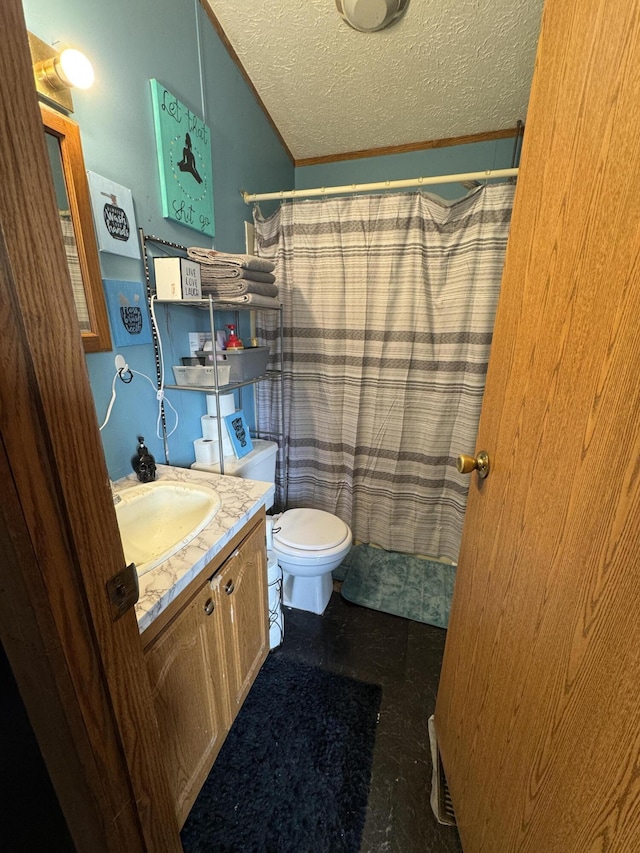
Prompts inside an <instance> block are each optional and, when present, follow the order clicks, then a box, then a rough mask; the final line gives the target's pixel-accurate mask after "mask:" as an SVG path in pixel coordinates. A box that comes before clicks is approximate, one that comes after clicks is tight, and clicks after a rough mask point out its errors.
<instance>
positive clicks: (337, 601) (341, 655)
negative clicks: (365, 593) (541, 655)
mask: <svg viewBox="0 0 640 853" xmlns="http://www.w3.org/2000/svg"><path fill="white" fill-rule="evenodd" d="M336 586H337V588H338V589H339V585H336ZM284 618H285V639H284V643H283V645H282V646H281V647H280V649H279V650H278V654H284V655H288V656H290V657H292V658H295V659H296V660H300V661H304V662H306V663H309V664H315V665H317V666H321V667H323V668H325V669H328V670H331V671H333V672H339V673H342V674H343V675H350V676H351V677H352V678H358V679H360V680H361V681H370V682H374V683H376V684H380V685H381V686H382V690H383V693H382V703H381V706H380V722H379V723H378V728H377V732H376V745H375V750H374V756H373V772H372V778H371V791H370V795H369V806H368V810H367V820H366V824H365V829H364V835H363V839H362V847H361V851H362V853H461V851H462V847H461V846H460V841H459V839H458V833H457V831H456V829H455V828H454V827H449V826H443V825H441V824H439V823H438V822H437V821H436V819H435V817H434V815H433V812H432V810H431V806H430V804H429V795H430V792H431V753H430V747H429V734H428V727H427V721H428V719H429V717H430V716H431V714H432V713H433V711H434V709H435V702H436V693H437V689H438V678H439V676H440V667H441V663H442V654H443V651H444V642H445V637H446V631H445V630H444V629H443V628H434V627H432V626H430V625H424V624H422V623H420V622H412V621H410V620H409V619H401V618H399V617H397V616H390V615H388V614H386V613H379V612H377V611H375V610H368V609H367V608H364V607H359V606H358V605H355V604H351V603H349V602H348V601H345V599H343V598H342V596H341V595H340V593H339V592H338V591H335V592H334V593H333V595H332V597H331V601H330V602H329V605H328V607H327V609H326V610H325V612H324V614H323V615H322V616H316V615H314V614H312V613H306V612H304V611H301V610H292V609H291V608H285V617H284Z"/></svg>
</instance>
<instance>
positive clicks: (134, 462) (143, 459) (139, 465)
mask: <svg viewBox="0 0 640 853" xmlns="http://www.w3.org/2000/svg"><path fill="white" fill-rule="evenodd" d="M131 467H132V468H133V470H134V471H135V472H136V474H137V476H138V479H139V480H140V482H141V483H150V482H151V481H152V480H155V478H156V460H155V459H154V458H153V456H152V455H151V454H150V453H149V451H148V450H147V448H146V446H145V443H144V436H143V435H139V436H138V447H137V449H136V452H135V453H134V454H133V456H132V457H131Z"/></svg>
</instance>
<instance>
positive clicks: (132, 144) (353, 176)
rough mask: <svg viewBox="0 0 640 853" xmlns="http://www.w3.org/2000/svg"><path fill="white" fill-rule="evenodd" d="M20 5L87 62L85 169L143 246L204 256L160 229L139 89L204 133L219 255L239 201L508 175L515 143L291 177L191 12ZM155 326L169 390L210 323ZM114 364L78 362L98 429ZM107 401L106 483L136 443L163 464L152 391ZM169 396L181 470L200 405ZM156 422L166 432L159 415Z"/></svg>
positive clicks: (150, 366)
mask: <svg viewBox="0 0 640 853" xmlns="http://www.w3.org/2000/svg"><path fill="white" fill-rule="evenodd" d="M23 7H24V11H25V18H26V22H27V28H28V29H29V30H31V32H33V33H34V34H35V35H37V36H38V37H39V38H41V39H43V40H44V41H45V42H47V43H50V44H55V43H56V42H58V43H61V44H69V45H71V46H75V47H79V48H80V49H82V50H84V52H85V53H86V54H87V55H88V56H89V57H90V58H91V60H92V62H93V65H94V69H95V72H96V82H95V84H94V86H93V87H92V89H90V90H89V91H88V92H78V91H76V92H74V95H73V98H74V106H75V112H74V115H73V119H74V120H75V121H76V122H78V124H79V126H80V131H81V135H82V144H83V151H84V157H85V165H86V167H87V169H89V170H91V171H93V172H96V173H98V174H99V175H103V176H104V177H106V178H109V179H111V180H114V181H116V182H117V183H119V184H122V185H124V186H125V187H128V188H130V189H131V191H132V194H133V200H134V206H135V211H136V218H137V225H138V226H139V227H142V228H143V229H144V231H145V232H146V233H147V234H153V235H155V236H158V237H162V238H163V239H166V240H171V241H173V242H176V243H180V244H182V245H212V243H211V241H208V242H207V241H206V240H204V239H202V238H201V237H200V236H199V235H198V233H197V232H196V231H193V230H191V229H188V228H185V227H183V226H180V225H177V224H174V223H172V222H170V221H169V220H165V219H163V218H162V214H161V201H160V191H159V182H158V173H157V163H156V153H155V138H154V125H153V117H152V111H151V95H150V89H149V79H150V78H156V79H157V80H159V81H160V82H161V83H163V84H164V85H165V86H167V88H168V89H169V90H170V91H171V92H172V93H173V94H174V95H176V97H177V98H178V99H179V100H181V101H182V102H183V103H184V104H186V105H187V106H188V107H189V108H190V109H191V110H193V112H194V113H196V114H197V115H198V116H200V117H202V118H204V120H205V122H206V123H207V124H208V125H209V128H210V130H211V138H212V160H213V163H212V171H213V183H214V208H215V231H216V236H215V239H214V240H213V246H214V248H216V249H218V250H221V251H227V252H243V251H244V227H243V222H244V221H245V220H249V221H250V220H251V210H250V208H249V207H247V206H246V205H245V204H244V202H243V201H242V199H241V197H240V194H239V190H240V189H248V190H250V191H251V192H270V191H274V190H279V189H283V188H285V189H287V188H291V187H294V186H295V187H296V188H304V187H312V186H330V185H334V184H351V183H361V182H368V181H378V180H387V179H388V180H395V179H399V178H412V177H416V176H418V175H427V174H431V175H433V174H447V173H452V172H460V171H470V170H475V169H486V168H504V167H508V166H510V165H511V157H512V152H513V141H512V140H511V139H505V140H499V141H497V142H486V143H476V144H471V145H461V146H455V147H453V146H452V147H447V148H439V149H432V150H426V151H421V152H415V153H408V154H402V155H388V156H384V157H372V158H368V159H364V160H349V161H344V162H339V163H332V164H329V165H324V166H308V167H301V168H298V169H294V167H293V165H292V163H291V161H290V160H289V158H288V156H287V155H286V153H285V151H284V149H283V148H282V146H281V144H280V142H279V140H278V138H277V137H276V135H275V134H274V133H273V131H272V129H271V127H270V125H269V123H268V122H267V120H266V118H265V117H264V114H263V113H262V111H261V110H260V108H259V107H258V105H257V103H256V101H255V99H254V97H253V95H252V94H251V92H250V90H249V89H248V87H247V86H246V84H245V83H244V81H243V79H242V77H241V76H240V74H239V72H238V70H237V68H236V66H235V65H234V63H233V62H232V60H231V59H230V58H229V56H228V54H227V52H226V50H225V48H224V46H223V45H222V43H221V42H220V40H219V39H218V37H217V35H216V33H215V31H214V30H213V28H212V27H211V25H210V23H209V21H208V19H207V17H206V15H205V13H204V12H203V10H202V9H201V7H200V4H199V2H198V0H134V2H132V1H131V0H110V2H104V0H23ZM198 33H199V42H198ZM198 43H200V46H201V56H202V69H203V73H202V87H201V76H200V68H199V57H198ZM203 100H204V105H203ZM203 106H204V108H203ZM433 191H435V192H439V193H440V194H441V195H442V196H444V197H445V198H455V197H457V196H460V195H463V194H464V192H465V191H464V189H463V188H462V187H461V186H460V185H452V186H442V187H434V188H433ZM261 207H262V211H263V213H264V214H266V215H268V214H269V213H270V212H271V210H273V209H274V205H273V203H267V204H265V203H263V204H262V205H261ZM100 262H101V266H102V273H103V277H104V278H116V279H123V280H125V281H142V280H143V275H144V274H143V268H142V262H141V261H137V260H132V259H128V258H123V257H119V256H116V255H112V254H108V253H101V256H100ZM158 319H159V325H160V330H161V335H162V338H163V340H164V341H165V343H166V344H167V349H168V352H167V354H166V355H167V357H166V367H167V373H168V376H167V379H166V381H167V382H172V375H171V365H172V364H174V363H176V362H177V360H178V358H179V357H180V355H186V354H188V352H187V333H188V332H189V331H197V330H205V329H208V316H207V314H206V313H205V312H199V311H195V310H191V309H180V310H176V309H173V310H172V311H171V312H170V313H169V312H165V309H164V308H163V307H162V306H159V308H158ZM230 319H231V318H229V317H227V318H226V321H227V322H228V321H230ZM243 333H244V334H246V328H245V329H243ZM116 352H117V351H116V350H114V351H113V352H108V353H96V354H91V355H88V356H87V359H86V361H87V368H88V372H89V378H90V381H91V387H92V390H93V394H94V398H95V402H96V410H97V414H98V420H99V422H100V423H102V421H103V419H104V417H105V414H106V411H107V406H108V404H109V399H110V397H111V386H112V381H113V377H114V374H115V367H114V357H115V354H116ZM119 352H120V353H121V354H122V355H123V356H124V358H125V360H126V361H127V362H128V364H129V366H130V367H131V368H133V369H135V370H138V371H140V372H142V373H145V374H147V375H148V376H149V377H150V378H151V379H152V380H154V381H155V361H154V355H153V349H152V347H151V346H150V345H147V346H133V347H125V348H122V349H121V350H119ZM178 363H179V362H178ZM116 389H117V399H116V402H115V405H114V407H113V411H112V414H111V418H110V420H109V423H108V424H107V425H106V427H105V428H104V430H103V431H102V440H103V445H104V451H105V455H106V459H107V465H108V468H109V473H110V476H111V477H112V479H117V478H119V477H122V476H124V475H125V474H128V473H129V472H130V467H129V458H130V456H131V454H132V453H133V452H134V449H135V445H136V436H137V435H138V434H139V433H141V434H143V435H144V436H145V439H146V442H147V445H148V446H149V448H150V450H151V452H152V453H153V454H154V455H155V456H156V457H157V459H158V461H161V462H162V461H164V453H163V448H162V443H161V441H160V439H158V438H157V437H156V420H157V402H156V398H155V392H154V389H153V388H152V387H151V385H150V384H149V383H148V382H146V380H144V379H142V378H141V377H140V376H135V378H134V381H133V382H132V383H131V384H130V385H126V386H125V385H124V384H123V383H121V382H119V381H118V382H116ZM167 395H168V396H169V398H170V399H171V401H172V403H173V404H174V406H175V407H176V409H177V410H178V414H179V418H180V426H179V428H178V430H177V432H176V433H175V434H174V435H173V436H171V437H170V439H169V453H170V461H171V463H172V464H175V465H181V466H186V465H189V464H191V462H193V459H194V455H193V441H194V439H196V438H198V437H200V435H201V426H200V416H201V415H202V414H204V413H205V411H206V403H205V398H204V395H202V394H199V393H194V392H180V391H168V392H167ZM243 407H244V408H245V409H247V410H249V417H250V418H251V414H250V413H251V408H252V405H251V392H250V389H249V391H247V390H245V395H244V398H243ZM167 423H168V426H169V428H171V426H172V425H173V414H172V413H171V411H170V410H168V411H167Z"/></svg>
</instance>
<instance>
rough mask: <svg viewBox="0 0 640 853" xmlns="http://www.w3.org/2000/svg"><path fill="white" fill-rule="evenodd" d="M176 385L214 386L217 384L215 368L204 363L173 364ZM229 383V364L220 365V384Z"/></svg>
mask: <svg viewBox="0 0 640 853" xmlns="http://www.w3.org/2000/svg"><path fill="white" fill-rule="evenodd" d="M173 375H174V376H175V379H176V385H190V386H192V387H196V388H213V387H215V384H216V377H215V368H214V367H213V366H211V367H209V366H207V365H204V364H197V365H182V366H180V365H177V364H174V366H173ZM228 384H229V366H228V365H226V364H219V365H218V385H219V386H220V385H228Z"/></svg>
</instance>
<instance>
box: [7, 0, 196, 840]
mask: <svg viewBox="0 0 640 853" xmlns="http://www.w3.org/2000/svg"><path fill="white" fill-rule="evenodd" d="M0 22H1V23H2V29H3V31H4V33H5V39H4V47H3V50H2V51H1V52H0V74H1V76H2V79H3V84H4V85H3V87H2V93H1V94H0V162H1V163H2V164H3V192H2V193H0V293H1V298H0V324H1V326H0V327H1V328H2V334H0V477H1V482H2V485H3V496H2V501H0V547H1V548H2V552H3V554H4V560H3V565H2V569H1V570H0V581H1V584H2V595H0V638H1V639H2V642H3V645H4V647H5V650H6V653H7V657H8V658H9V662H10V664H11V667H12V670H13V672H14V675H15V678H16V681H17V683H18V687H19V690H20V693H21V696H22V699H23V701H24V704H25V707H26V709H27V713H28V715H29V718H30V721H31V724H32V726H33V729H34V732H35V735H36V738H37V740H38V743H39V745H40V749H41V751H42V754H43V757H44V760H45V763H46V766H47V769H48V772H49V775H50V777H51V781H52V783H53V786H54V788H55V790H56V794H57V796H58V799H59V801H60V805H61V807H62V811H63V813H64V816H65V819H66V821H67V825H68V827H69V831H70V833H71V835H72V838H73V840H74V844H75V845H76V848H77V849H78V850H81V851H82V850H87V851H91V853H95V851H99V850H105V851H121V850H127V851H128V853H129V851H135V850H141V851H142V850H151V849H153V850H163V851H165V850H166V851H178V850H181V845H180V840H179V834H178V828H177V823H176V818H175V812H174V809H173V805H172V803H171V799H170V794H169V788H168V785H167V782H166V777H165V774H164V768H163V766H162V760H161V752H160V749H159V735H158V729H157V722H156V718H155V713H154V710H153V701H152V696H151V689H150V686H149V680H148V677H147V674H146V669H145V667H144V661H143V657H142V645H141V642H140V634H139V631H138V626H137V622H136V618H135V613H134V611H133V610H130V611H128V612H127V613H126V614H125V615H124V616H122V618H120V619H119V620H118V621H115V622H114V621H112V616H111V611H110V607H109V602H108V598H107V594H106V587H105V584H106V581H107V579H108V578H109V577H111V576H113V575H114V574H116V573H117V572H118V571H119V570H121V569H122V568H123V566H124V555H123V552H122V545H121V542H120V537H119V534H118V528H117V522H116V518H115V510H114V508H113V502H112V498H111V491H110V487H109V479H108V472H107V468H106V462H105V459H104V453H103V450H102V444H101V439H100V433H99V430H98V424H97V419H96V412H95V406H94V401H93V397H92V394H91V389H90V385H89V380H88V375H87V369H86V364H85V357H84V351H83V347H82V340H81V336H80V330H79V327H78V322H77V318H76V315H75V308H74V304H73V299H72V290H71V284H70V281H69V273H68V268H67V263H66V256H65V254H64V247H63V242H62V235H61V231H60V224H59V222H58V218H57V207H56V204H55V196H54V190H53V184H52V178H51V174H50V169H49V165H48V160H47V157H46V150H45V141H44V134H43V130H42V122H41V119H40V113H39V109H38V102H37V98H36V93H35V86H34V82H33V74H32V68H31V58H30V53H29V46H28V40H27V30H26V26H25V22H24V16H23V10H22V5H21V2H20V0H5V2H4V3H3V4H2V7H1V9H0ZM34 807H35V804H34Z"/></svg>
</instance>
